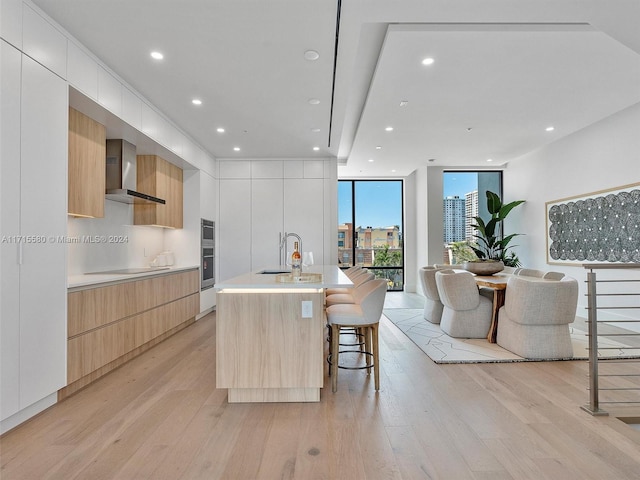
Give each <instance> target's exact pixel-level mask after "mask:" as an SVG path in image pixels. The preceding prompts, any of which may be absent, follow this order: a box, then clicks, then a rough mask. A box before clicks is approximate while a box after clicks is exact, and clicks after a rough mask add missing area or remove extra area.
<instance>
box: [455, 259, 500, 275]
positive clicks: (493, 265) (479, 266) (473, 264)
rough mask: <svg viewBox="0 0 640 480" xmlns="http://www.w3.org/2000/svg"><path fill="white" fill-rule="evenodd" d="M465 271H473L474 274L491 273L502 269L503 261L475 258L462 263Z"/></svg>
mask: <svg viewBox="0 0 640 480" xmlns="http://www.w3.org/2000/svg"><path fill="white" fill-rule="evenodd" d="M462 268H464V269H465V270H466V271H467V272H471V273H475V274H476V275H480V276H482V275H493V274H494V273H498V272H501V271H502V270H504V263H502V260H476V261H470V262H464V263H463V264H462Z"/></svg>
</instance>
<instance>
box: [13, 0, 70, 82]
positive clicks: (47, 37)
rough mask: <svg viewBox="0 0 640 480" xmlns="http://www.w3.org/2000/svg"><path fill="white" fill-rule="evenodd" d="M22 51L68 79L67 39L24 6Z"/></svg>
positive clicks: (33, 11)
mask: <svg viewBox="0 0 640 480" xmlns="http://www.w3.org/2000/svg"><path fill="white" fill-rule="evenodd" d="M22 42H23V43H22V51H23V52H24V53H26V54H27V55H29V56H30V57H31V58H34V59H35V60H36V61H37V62H39V63H41V64H42V65H44V66H45V67H47V68H48V69H49V70H51V71H52V72H55V73H57V74H58V75H60V76H61V77H62V78H66V77H67V38H66V37H65V36H64V35H63V34H62V33H61V32H60V31H59V30H58V29H57V28H55V27H54V26H53V25H52V24H51V23H49V22H48V21H47V20H45V19H44V18H43V17H42V16H40V14H39V13H37V12H36V11H35V10H33V9H32V8H31V7H29V6H28V5H27V4H26V3H25V4H23V10H22Z"/></svg>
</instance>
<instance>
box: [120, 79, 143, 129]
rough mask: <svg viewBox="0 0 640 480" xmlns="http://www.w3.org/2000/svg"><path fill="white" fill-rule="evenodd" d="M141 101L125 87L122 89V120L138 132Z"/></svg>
mask: <svg viewBox="0 0 640 480" xmlns="http://www.w3.org/2000/svg"><path fill="white" fill-rule="evenodd" d="M141 116H142V101H141V100H140V98H138V96H137V95H136V94H134V93H133V92H132V91H131V90H129V89H128V88H127V87H125V86H123V87H122V119H123V120H124V121H125V122H127V123H128V124H129V125H131V126H132V127H133V128H135V129H137V130H140V118H141Z"/></svg>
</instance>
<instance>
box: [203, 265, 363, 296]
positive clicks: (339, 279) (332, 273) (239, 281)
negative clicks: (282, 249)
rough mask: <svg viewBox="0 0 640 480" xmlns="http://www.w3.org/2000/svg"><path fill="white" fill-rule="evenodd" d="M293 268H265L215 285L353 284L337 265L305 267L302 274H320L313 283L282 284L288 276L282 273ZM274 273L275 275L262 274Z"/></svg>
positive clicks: (292, 285)
mask: <svg viewBox="0 0 640 480" xmlns="http://www.w3.org/2000/svg"><path fill="white" fill-rule="evenodd" d="M290 270H291V267H288V266H287V267H274V268H264V269H260V270H257V271H255V272H250V273H245V274H243V275H238V276H237V277H234V278H230V279H228V280H223V281H221V282H218V283H216V284H215V285H214V287H215V288H216V289H218V290H222V289H239V288H264V289H269V288H277V289H280V288H350V287H353V282H352V281H351V280H349V277H347V276H346V275H345V274H344V272H343V271H342V270H340V268H339V267H338V266H337V265H312V266H310V267H303V268H302V274H303V275H304V274H307V273H313V274H320V275H321V277H319V278H318V279H317V280H315V279H314V281H312V282H299V283H297V282H280V281H278V278H279V276H280V275H286V273H285V274H283V273H282V272H288V271H290ZM262 272H273V273H262Z"/></svg>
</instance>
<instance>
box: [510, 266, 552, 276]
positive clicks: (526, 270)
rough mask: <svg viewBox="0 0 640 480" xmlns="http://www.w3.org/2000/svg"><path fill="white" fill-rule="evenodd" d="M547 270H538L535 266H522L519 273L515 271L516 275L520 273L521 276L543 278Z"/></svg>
mask: <svg viewBox="0 0 640 480" xmlns="http://www.w3.org/2000/svg"><path fill="white" fill-rule="evenodd" d="M544 273H545V272H543V271H542V270H536V269H533V268H521V269H519V270H518V271H517V273H515V275H518V276H520V277H537V278H542V277H543V275H544Z"/></svg>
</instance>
